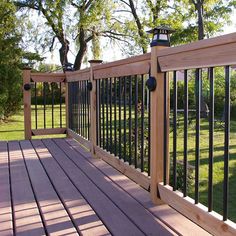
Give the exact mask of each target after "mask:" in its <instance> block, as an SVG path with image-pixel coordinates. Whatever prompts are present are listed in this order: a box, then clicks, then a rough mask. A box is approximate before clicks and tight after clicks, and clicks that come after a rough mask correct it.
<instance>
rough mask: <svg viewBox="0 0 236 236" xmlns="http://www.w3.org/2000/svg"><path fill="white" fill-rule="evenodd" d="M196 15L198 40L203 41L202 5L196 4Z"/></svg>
mask: <svg viewBox="0 0 236 236" xmlns="http://www.w3.org/2000/svg"><path fill="white" fill-rule="evenodd" d="M196 8H197V15H198V40H202V39H204V36H205V34H204V20H203V3H201V2H198V3H197V4H196Z"/></svg>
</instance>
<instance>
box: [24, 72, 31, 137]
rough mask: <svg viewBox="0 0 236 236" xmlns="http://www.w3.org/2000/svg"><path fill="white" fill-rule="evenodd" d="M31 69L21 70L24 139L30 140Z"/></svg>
mask: <svg viewBox="0 0 236 236" xmlns="http://www.w3.org/2000/svg"><path fill="white" fill-rule="evenodd" d="M30 74H31V69H30V68H25V69H23V100H24V127H25V139H31V137H32V132H31V89H30V82H31V81H30Z"/></svg>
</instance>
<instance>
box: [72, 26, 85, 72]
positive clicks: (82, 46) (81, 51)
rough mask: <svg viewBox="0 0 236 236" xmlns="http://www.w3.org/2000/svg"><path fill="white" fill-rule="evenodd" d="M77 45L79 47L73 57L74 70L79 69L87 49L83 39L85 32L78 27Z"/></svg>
mask: <svg viewBox="0 0 236 236" xmlns="http://www.w3.org/2000/svg"><path fill="white" fill-rule="evenodd" d="M79 45H80V48H79V51H78V53H77V55H76V58H75V62H74V70H80V68H81V65H82V62H83V57H84V55H85V53H86V51H87V42H86V40H85V33H84V30H83V29H82V28H81V29H80V34H79Z"/></svg>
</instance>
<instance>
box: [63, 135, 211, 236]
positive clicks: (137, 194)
mask: <svg viewBox="0 0 236 236" xmlns="http://www.w3.org/2000/svg"><path fill="white" fill-rule="evenodd" d="M66 142H68V143H69V145H70V146H72V147H73V148H74V149H75V150H76V151H77V152H79V153H80V154H81V155H82V156H83V157H84V158H86V159H87V160H88V161H89V162H90V163H92V164H93V165H94V166H96V167H97V168H98V169H99V170H100V171H102V172H103V173H104V174H105V175H106V176H107V177H108V178H110V179H111V180H112V181H113V182H114V183H116V184H117V185H119V186H120V187H121V188H122V189H123V190H124V191H126V192H127V193H129V194H130V195H131V196H132V197H133V198H135V199H136V200H137V201H138V202H139V203H140V204H142V206H144V207H145V208H146V209H148V210H149V211H150V212H151V213H152V214H153V215H155V216H156V217H157V218H158V219H160V220H161V221H162V222H163V223H164V224H166V225H168V226H169V227H170V228H171V229H172V230H173V231H176V232H178V233H181V234H182V235H188V234H189V232H192V234H193V235H210V234H209V233H208V232H206V231H205V230H203V229H202V228H201V227H199V226H198V225H196V224H194V223H193V222H192V221H190V220H189V219H187V218H186V217H184V216H183V215H181V214H179V213H178V212H176V211H175V210H174V209H172V208H170V207H169V206H168V205H160V206H156V205H154V204H153V203H152V202H151V200H150V196H149V193H148V192H147V191H146V190H144V189H143V188H142V187H140V186H138V185H137V184H135V183H134V182H133V181H132V180H130V179H129V178H128V177H127V176H125V175H123V174H121V173H120V172H119V171H117V170H116V169H114V168H112V167H111V166H110V165H109V164H107V163H106V162H105V161H103V160H99V159H95V158H92V157H91V154H90V153H88V152H86V151H85V150H84V149H83V148H82V147H81V145H80V144H79V143H78V142H76V141H75V140H73V139H66Z"/></svg>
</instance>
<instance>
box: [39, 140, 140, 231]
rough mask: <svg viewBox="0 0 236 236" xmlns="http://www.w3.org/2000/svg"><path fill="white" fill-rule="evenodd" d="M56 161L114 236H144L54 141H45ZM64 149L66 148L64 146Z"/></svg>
mask: <svg viewBox="0 0 236 236" xmlns="http://www.w3.org/2000/svg"><path fill="white" fill-rule="evenodd" d="M43 143H44V144H45V145H46V147H47V148H48V150H49V151H50V152H51V153H52V155H53V156H54V157H55V159H56V160H57V161H58V162H60V163H61V165H62V166H63V169H64V170H65V171H66V172H67V173H68V175H69V176H70V178H71V180H72V181H73V183H74V184H75V185H76V186H77V188H79V189H80V191H81V193H82V194H83V195H84V196H85V198H86V199H87V201H88V202H89V204H90V205H91V206H92V208H93V209H94V210H95V211H96V212H97V214H98V215H99V217H100V219H101V220H102V221H103V222H104V224H106V227H107V228H108V229H109V231H110V232H111V233H112V234H114V235H143V233H142V232H141V231H140V230H139V229H138V228H137V227H136V226H135V225H134V224H133V223H132V222H131V221H130V220H129V218H128V217H127V216H126V215H125V214H124V213H123V212H122V211H121V210H120V209H119V208H118V207H117V206H116V205H115V204H114V203H113V202H112V201H110V199H109V198H108V197H107V196H106V195H105V194H104V193H103V192H102V191H101V190H100V189H99V188H98V187H97V186H96V185H95V184H94V183H93V182H92V181H91V180H90V179H89V178H88V177H87V176H86V175H85V174H84V173H83V172H82V171H81V170H80V169H79V168H78V167H77V166H76V165H75V164H74V163H73V162H71V161H70V162H68V160H69V158H68V157H67V156H66V155H65V153H64V152H62V150H61V149H60V148H59V147H58V146H57V145H56V144H55V143H54V142H53V141H52V140H43ZM62 148H63V149H64V146H62Z"/></svg>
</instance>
